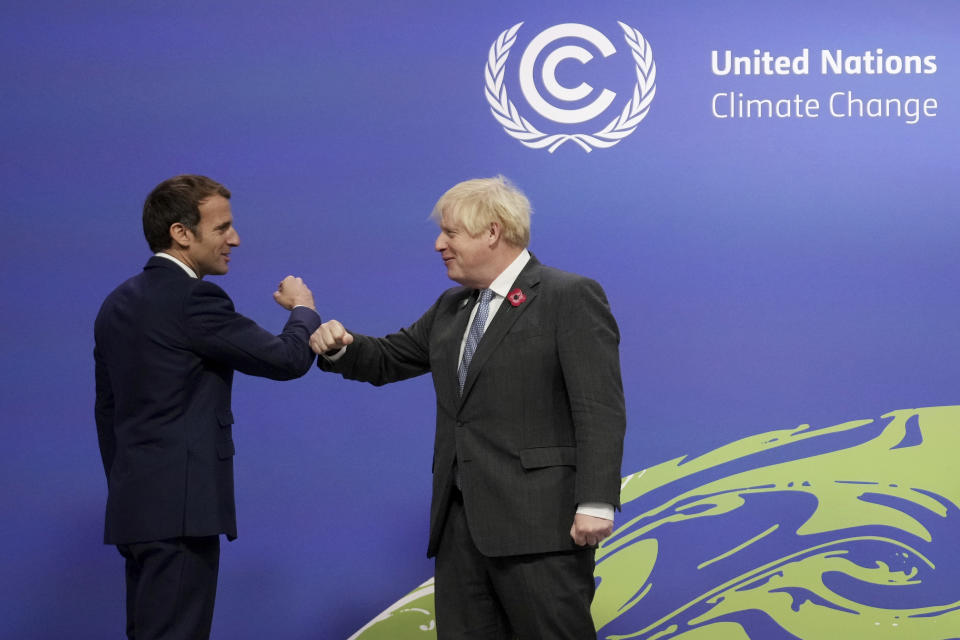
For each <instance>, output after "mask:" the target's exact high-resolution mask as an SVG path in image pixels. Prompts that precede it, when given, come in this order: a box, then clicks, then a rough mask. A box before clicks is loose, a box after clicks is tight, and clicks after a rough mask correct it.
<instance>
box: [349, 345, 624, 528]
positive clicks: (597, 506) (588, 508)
mask: <svg viewBox="0 0 960 640" xmlns="http://www.w3.org/2000/svg"><path fill="white" fill-rule="evenodd" d="M344 348H346V347H344ZM577 513H582V514H583V515H585V516H593V517H594V518H603V519H604V520H613V505H612V504H607V503H606V502H584V503H582V504H578V505H577Z"/></svg>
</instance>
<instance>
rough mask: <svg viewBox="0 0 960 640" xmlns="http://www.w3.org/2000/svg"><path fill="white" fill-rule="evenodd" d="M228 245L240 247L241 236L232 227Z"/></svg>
mask: <svg viewBox="0 0 960 640" xmlns="http://www.w3.org/2000/svg"><path fill="white" fill-rule="evenodd" d="M227 244H228V245H230V246H231V247H239V246H240V234H239V233H237V230H236V228H235V227H230V236H229V237H228V238H227Z"/></svg>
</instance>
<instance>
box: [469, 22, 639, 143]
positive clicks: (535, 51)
mask: <svg viewBox="0 0 960 640" xmlns="http://www.w3.org/2000/svg"><path fill="white" fill-rule="evenodd" d="M617 24H619V25H620V28H622V29H623V33H624V36H623V37H624V40H625V41H626V43H627V46H628V47H629V48H630V51H631V52H632V54H633V61H634V65H635V69H636V75H637V83H636V85H635V86H634V88H633V96H632V97H631V98H630V100H629V101H628V102H627V104H626V105H625V106H624V107H623V110H622V111H621V112H620V115H619V116H617V117H616V118H614V119H613V120H611V121H610V122H609V123H608V124H607V126H606V127H604V128H603V129H601V130H599V131H596V132H594V133H545V132H543V131H540V130H539V129H538V128H537V127H535V126H534V125H532V124H531V123H530V122H529V121H528V120H527V119H526V118H524V117H523V116H521V115H520V112H519V111H518V110H517V107H516V105H514V103H513V102H512V101H511V100H510V98H509V97H508V96H507V89H506V86H505V84H504V75H505V74H504V70H505V67H506V64H507V57H508V56H509V55H510V49H511V48H512V47H513V45H514V44H515V43H516V40H517V32H518V31H519V30H520V27H521V26H523V23H522V22H518V23H517V24H515V25H513V26H512V27H510V28H509V29H507V30H506V31H504V32H502V33H501V34H500V35H499V37H497V39H496V41H495V42H494V43H493V44H492V45H491V46H490V53H489V55H488V57H487V64H486V67H485V69H484V80H485V94H486V97H487V102H488V103H489V104H490V111H491V113H493V117H494V118H496V119H497V121H498V122H499V123H500V124H501V125H503V130H504V131H506V132H507V133H508V134H510V135H511V136H513V137H514V138H516V139H517V140H519V141H520V142H521V143H522V144H524V145H526V146H528V147H531V148H533V149H544V148H545V149H547V150H548V151H549V152H550V153H553V152H554V151H556V150H557V148H558V147H560V145H562V144H563V143H564V142H568V141H573V142H575V143H577V144H578V145H580V147H582V148H583V150H584V151H587V152H590V151H592V150H593V148H594V147H597V148H602V149H605V148H608V147H612V146H613V145H615V144H617V143H618V142H620V141H621V140H623V139H624V138H626V137H627V136H628V135H630V134H631V133H633V132H634V130H635V129H636V128H637V125H638V124H640V122H641V121H642V120H643V119H644V118H645V117H646V115H647V113H648V112H649V111H650V103H651V102H653V96H654V94H655V93H656V90H657V83H656V80H657V65H656V64H655V63H654V61H653V52H652V51H651V49H650V44H649V43H648V42H647V41H646V40H644V38H643V35H642V34H641V33H640V32H639V31H638V30H636V29H634V28H633V27H631V26H629V25H626V24H624V23H622V22H618V23H617ZM561 38H576V39H578V40H585V41H587V42H588V43H590V44H591V45H593V46H594V47H596V49H597V50H598V51H599V52H600V53H601V54H602V55H603V57H604V58H606V57H609V56H610V55H612V54H614V53H616V48H615V47H614V46H613V43H612V42H610V39H609V38H607V37H606V36H605V35H603V34H602V33H600V32H599V31H597V30H596V29H594V28H593V27H589V26H587V25H584V24H575V23H566V24H558V25H555V26H552V27H550V28H548V29H545V30H544V31H542V32H541V33H539V34H538V35H537V36H536V37H534V38H533V40H531V41H530V44H529V45H527V48H526V50H525V51H524V52H523V55H522V56H521V59H520V68H519V69H520V89H521V91H522V92H523V96H524V98H526V100H527V103H528V104H529V105H530V107H532V108H533V109H534V110H535V111H536V112H537V113H539V114H540V115H541V116H543V117H544V118H547V119H548V120H552V121H554V122H557V123H561V124H564V125H574V124H581V123H585V122H587V121H589V120H593V119H594V118H596V117H597V116H599V115H600V114H601V113H603V111H604V110H606V109H607V108H608V107H609V106H610V105H611V104H613V101H614V100H615V99H616V97H617V94H616V93H615V92H613V91H610V90H609V89H604V90H603V91H601V92H600V94H599V95H598V96H597V97H596V99H595V100H593V102H591V103H590V104H588V105H586V106H581V107H576V108H570V109H561V108H559V107H557V106H554V105H552V104H550V103H549V102H547V101H546V100H545V99H544V98H543V95H542V94H541V93H540V90H539V88H538V87H537V84H536V81H535V78H534V74H535V72H536V68H535V67H536V65H537V61H538V56H539V55H540V53H542V52H543V51H544V50H545V49H546V48H547V47H548V46H549V45H550V44H552V43H553V42H556V41H557V40H559V39H561ZM570 59H573V60H577V61H578V62H580V63H587V62H589V61H590V60H592V59H593V54H592V53H590V51H588V50H587V49H584V48H583V47H580V46H576V45H569V44H568V45H563V46H559V47H557V48H556V49H554V50H553V51H551V52H550V53H549V54H548V55H547V56H546V58H545V59H544V61H543V63H542V66H541V67H540V69H541V73H542V76H541V80H542V83H543V87H544V88H545V89H546V90H547V92H548V93H549V94H550V95H551V96H552V97H553V98H556V99H557V100H560V101H562V102H568V103H572V102H576V101H582V100H583V99H585V98H586V97H588V96H589V95H590V94H591V93H592V92H593V87H592V86H590V85H589V84H587V83H585V82H582V83H580V84H579V85H578V86H576V87H573V88H571V87H566V86H564V85H562V84H560V82H559V81H558V80H557V75H556V72H557V66H558V65H559V64H560V63H561V62H562V61H564V60H570Z"/></svg>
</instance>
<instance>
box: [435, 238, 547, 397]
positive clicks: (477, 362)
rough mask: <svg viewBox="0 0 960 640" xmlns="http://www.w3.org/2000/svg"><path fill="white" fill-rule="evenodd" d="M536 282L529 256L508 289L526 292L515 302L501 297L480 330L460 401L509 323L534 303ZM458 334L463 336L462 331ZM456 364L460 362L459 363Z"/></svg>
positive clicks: (537, 267)
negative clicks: (485, 324)
mask: <svg viewBox="0 0 960 640" xmlns="http://www.w3.org/2000/svg"><path fill="white" fill-rule="evenodd" d="M539 285H540V263H539V262H537V260H536V258H534V257H533V256H531V257H530V262H528V263H527V265H526V266H525V267H524V268H523V271H521V272H520V275H519V276H517V279H516V280H515V281H514V283H513V284H512V285H511V286H510V291H513V290H514V289H520V290H521V291H522V292H523V294H524V295H525V296H526V300H524V301H523V302H522V303H520V304H519V305H517V306H513V304H512V303H511V302H510V300H509V299H508V300H503V301H502V302H501V303H500V308H499V309H498V310H497V314H496V315H495V316H493V320H492V321H491V322H490V326H489V327H487V330H486V331H484V332H483V337H482V338H481V339H480V343H479V344H478V345H477V351H476V353H474V354H473V360H471V361H470V369H469V370H468V371H467V380H466V382H464V385H463V393H462V394H461V395H460V402H461V403H462V402H463V400H464V399H465V398H466V397H467V396H468V395H469V394H470V389H471V388H472V387H473V383H474V381H475V380H476V379H477V376H478V375H479V374H480V371H481V370H482V369H483V365H484V364H486V362H487V360H488V359H489V358H490V356H491V354H493V352H494V351H496V349H497V347H498V346H499V345H500V342H502V341H503V337H504V336H505V335H507V333H508V332H509V331H510V327H512V326H513V324H514V323H515V322H516V321H517V320H519V319H520V316H522V315H523V314H524V313H525V312H526V310H527V309H529V308H530V305H531V304H533V302H534V300H535V299H536V297H537V293H538V288H539ZM468 315H469V314H468ZM463 330H464V331H466V324H464V325H463ZM460 337H461V338H462V337H463V333H462V332H461V334H460ZM457 364H458V365H459V363H457ZM455 376H456V371H454V379H455Z"/></svg>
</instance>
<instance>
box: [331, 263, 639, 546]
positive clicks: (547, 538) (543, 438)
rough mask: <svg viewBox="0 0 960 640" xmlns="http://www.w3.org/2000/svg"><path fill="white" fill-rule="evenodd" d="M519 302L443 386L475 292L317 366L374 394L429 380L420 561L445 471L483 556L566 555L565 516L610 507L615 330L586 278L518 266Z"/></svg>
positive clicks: (447, 486)
mask: <svg viewBox="0 0 960 640" xmlns="http://www.w3.org/2000/svg"><path fill="white" fill-rule="evenodd" d="M513 288H519V289H520V290H521V291H522V292H523V293H524V295H525V296H526V300H524V301H523V302H522V303H520V304H518V305H516V306H514V305H513V304H511V302H510V301H509V300H505V301H503V303H502V304H501V306H500V309H499V310H498V312H497V314H496V315H495V316H494V318H493V320H492V321H491V323H490V325H489V327H488V328H487V330H486V332H485V333H484V335H483V338H482V339H481V341H480V343H479V345H478V347H477V350H476V353H475V355H474V357H473V361H472V363H471V365H470V369H469V372H468V375H467V380H466V383H465V385H464V389H463V394H462V395H461V394H459V393H458V390H457V366H458V357H459V350H460V343H461V340H462V338H463V334H464V332H465V331H466V327H467V321H468V318H469V317H470V311H471V308H472V305H473V304H475V302H476V298H477V295H476V291H474V290H470V289H466V288H464V287H455V288H452V289H449V290H447V291H445V292H444V293H443V295H441V296H440V298H439V299H438V300H437V301H436V303H435V304H434V305H433V306H432V307H431V308H430V309H429V310H428V311H427V312H426V313H425V314H424V315H423V316H422V317H421V318H420V319H419V320H417V321H416V322H415V323H413V324H412V325H410V326H409V327H407V328H406V329H403V330H401V331H399V332H398V333H394V334H391V335H388V336H386V337H383V338H372V337H369V336H363V335H357V334H353V335H354V337H355V342H354V343H353V344H351V345H350V346H349V347H348V348H347V350H346V352H345V353H344V355H343V357H341V358H340V359H339V360H337V361H336V362H333V363H331V362H328V361H327V360H326V359H325V358H320V359H319V360H318V365H319V366H320V368H321V369H324V370H327V371H335V372H338V373H340V374H342V375H343V376H344V377H345V378H349V379H353V380H362V381H366V382H370V383H372V384H375V385H381V384H385V383H388V382H394V381H397V380H403V379H405V378H410V377H412V376H416V375H420V374H423V373H426V372H428V371H429V372H431V373H432V374H433V383H434V388H435V389H436V396H437V425H436V438H435V441H434V460H433V498H432V504H431V509H430V541H429V545H428V550H427V554H428V555H430V556H432V555H435V554H436V551H437V547H438V544H439V539H440V535H441V533H442V531H443V525H444V522H445V518H446V514H447V508H448V503H449V500H450V496H451V492H452V489H453V486H454V466H455V463H456V465H457V466H459V473H460V483H461V490H462V492H463V501H464V508H465V512H466V517H467V522H468V526H469V529H470V532H471V535H472V536H473V539H474V542H475V543H476V545H477V548H478V549H479V550H480V551H481V552H482V553H483V554H485V555H488V556H506V555H518V554H528V553H545V552H551V551H561V550H568V549H574V548H577V547H576V546H575V545H574V543H573V541H572V540H571V538H570V525H571V524H572V523H573V517H574V514H575V512H576V507H577V505H578V504H580V503H584V502H605V503H609V504H613V505H615V506H616V507H619V504H620V497H619V496H620V464H621V458H622V452H623V435H624V430H625V427H626V415H625V409H624V401H623V387H622V383H621V380H620V359H619V352H618V345H619V331H618V329H617V324H616V321H615V320H614V318H613V316H612V314H611V313H610V308H609V305H608V303H607V300H606V296H605V295H604V292H603V289H602V288H601V287H600V285H598V284H597V283H596V282H594V281H593V280H590V279H588V278H584V277H582V276H577V275H574V274H571V273H566V272H563V271H559V270H557V269H552V268H550V267H546V266H543V265H541V264H540V263H539V262H537V260H536V259H535V258H532V259H531V260H530V262H529V263H528V264H527V265H526V267H525V268H524V270H523V271H522V272H521V274H520V276H519V277H518V278H517V280H516V282H515V283H514V285H513Z"/></svg>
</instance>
